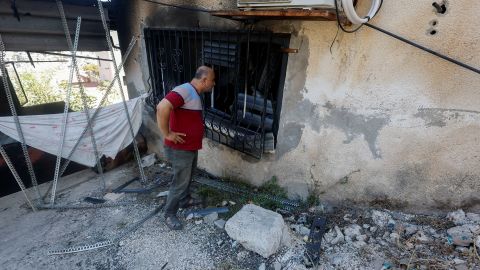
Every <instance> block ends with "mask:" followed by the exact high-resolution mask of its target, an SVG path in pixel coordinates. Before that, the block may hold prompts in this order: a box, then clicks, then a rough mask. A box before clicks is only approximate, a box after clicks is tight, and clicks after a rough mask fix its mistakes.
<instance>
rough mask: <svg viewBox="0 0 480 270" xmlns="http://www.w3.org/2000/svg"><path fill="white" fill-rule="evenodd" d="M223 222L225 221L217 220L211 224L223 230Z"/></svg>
mask: <svg viewBox="0 0 480 270" xmlns="http://www.w3.org/2000/svg"><path fill="white" fill-rule="evenodd" d="M225 222H226V221H225V220H223V219H217V220H215V221H214V222H213V224H215V226H217V228H219V229H223V228H225Z"/></svg>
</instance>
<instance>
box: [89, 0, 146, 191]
mask: <svg viewBox="0 0 480 270" xmlns="http://www.w3.org/2000/svg"><path fill="white" fill-rule="evenodd" d="M97 3H98V9H99V11H100V17H101V19H102V24H103V29H104V30H105V38H106V40H107V44H108V48H109V50H110V55H111V57H112V60H113V62H114V63H116V61H115V54H114V52H113V46H112V41H111V40H110V38H109V37H110V31H109V29H108V26H107V21H106V19H105V13H104V11H103V4H102V1H101V0H98V1H97ZM114 67H115V72H118V71H119V70H118V67H117V66H116V65H114ZM117 81H118V87H119V92H120V95H121V97H122V102H123V108H124V109H125V116H126V117H127V121H128V129H129V131H130V135H131V136H132V141H133V150H134V154H135V158H136V159H137V165H138V169H139V171H140V179H141V181H142V183H145V182H146V178H145V173H144V171H143V167H142V164H141V159H140V152H139V151H138V146H137V142H136V141H135V133H134V132H133V126H132V120H131V118H130V113H129V112H128V108H127V104H126V102H125V95H124V93H123V86H122V81H121V80H120V78H117Z"/></svg>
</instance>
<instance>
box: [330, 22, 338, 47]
mask: <svg viewBox="0 0 480 270" xmlns="http://www.w3.org/2000/svg"><path fill="white" fill-rule="evenodd" d="M339 29H340V27H339V26H338V25H337V33H335V37H334V38H333V40H332V44H330V54H332V47H333V43H335V40H336V39H337V36H338V30H339Z"/></svg>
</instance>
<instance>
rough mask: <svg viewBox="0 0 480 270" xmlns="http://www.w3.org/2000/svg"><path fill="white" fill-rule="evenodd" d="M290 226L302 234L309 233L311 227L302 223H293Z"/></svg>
mask: <svg viewBox="0 0 480 270" xmlns="http://www.w3.org/2000/svg"><path fill="white" fill-rule="evenodd" d="M290 228H291V229H292V230H293V231H295V232H296V233H298V234H300V235H301V236H305V235H309V234H310V229H309V228H307V227H305V226H303V225H301V224H292V225H290Z"/></svg>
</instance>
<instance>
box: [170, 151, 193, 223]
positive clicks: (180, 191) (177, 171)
mask: <svg viewBox="0 0 480 270" xmlns="http://www.w3.org/2000/svg"><path fill="white" fill-rule="evenodd" d="M165 154H166V155H167V159H168V160H169V161H170V163H172V169H173V181H172V185H171V186H170V190H169V192H168V196H167V203H166V205H165V215H166V216H172V215H176V214H177V211H178V208H179V204H180V202H181V201H184V200H186V199H188V198H189V196H190V183H191V182H192V177H193V174H194V172H195V169H196V168H197V157H198V151H185V150H176V149H172V148H170V147H168V146H166V147H165Z"/></svg>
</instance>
